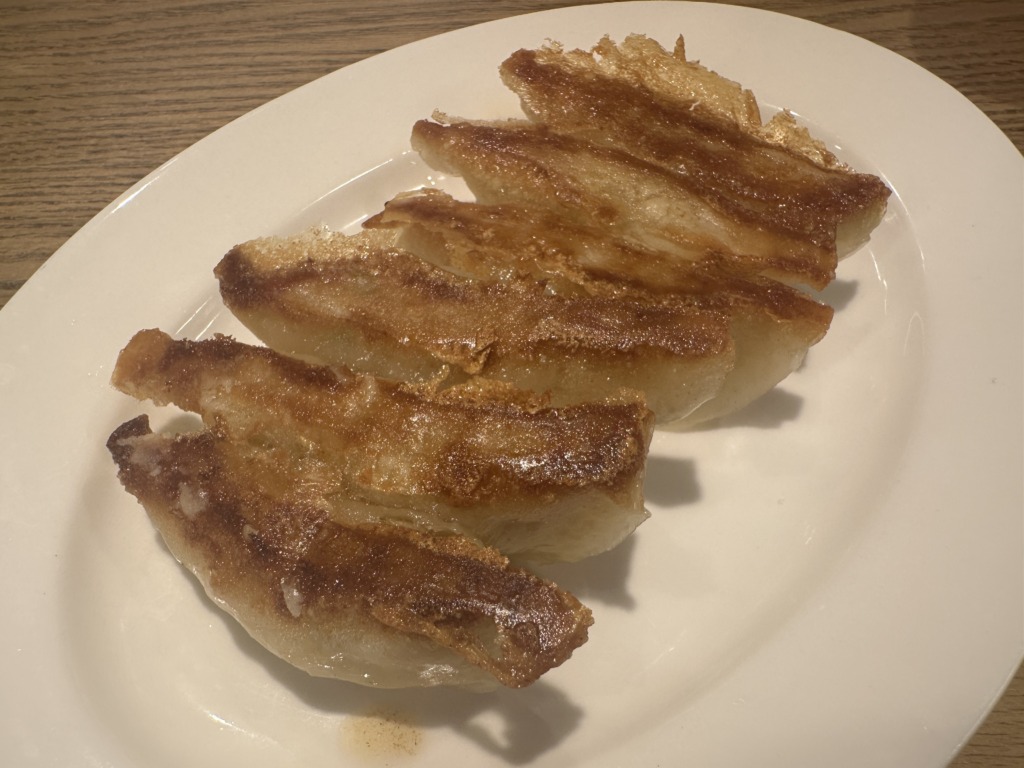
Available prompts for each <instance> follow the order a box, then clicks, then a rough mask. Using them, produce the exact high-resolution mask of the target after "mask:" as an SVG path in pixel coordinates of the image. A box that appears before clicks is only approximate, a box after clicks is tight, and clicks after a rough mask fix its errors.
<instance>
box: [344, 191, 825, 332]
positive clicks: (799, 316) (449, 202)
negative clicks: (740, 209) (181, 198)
mask: <svg viewBox="0 0 1024 768" xmlns="http://www.w3.org/2000/svg"><path fill="white" fill-rule="evenodd" d="M364 226H366V227H368V228H370V229H393V230H398V231H400V232H401V233H402V235H401V238H400V240H399V242H400V243H402V244H403V245H405V244H407V243H408V244H410V245H409V250H411V251H413V252H415V253H416V254H417V255H420V256H423V257H424V258H427V259H428V260H430V261H432V262H434V263H436V264H438V265H439V266H441V267H443V268H445V269H448V270H451V271H454V272H456V273H458V274H465V275H469V276H472V277H476V278H481V279H508V278H510V277H513V276H519V277H523V278H529V279H533V280H537V281H541V282H543V283H544V284H545V285H546V286H548V287H549V288H552V289H554V290H555V291H556V292H559V293H564V294H572V293H574V292H575V293H579V292H583V293H588V294H592V295H621V296H627V297H628V296H629V295H631V294H632V295H639V296H646V297H648V298H650V297H660V298H663V299H667V298H671V299H674V300H676V301H680V302H683V303H687V304H689V305H691V306H695V307H703V308H708V309H713V310H716V311H721V312H725V313H727V314H730V315H731V314H733V313H735V312H738V311H739V312H743V311H751V312H754V311H757V312H764V313H767V314H770V315H771V316H772V317H775V318H778V319H780V320H789V321H794V322H801V323H805V324H807V326H808V327H809V328H811V327H813V329H814V330H813V331H811V334H812V338H814V339H815V340H816V339H817V338H820V337H821V336H822V335H824V333H825V331H826V330H827V329H828V325H829V323H830V321H831V319H832V309H831V308H830V307H828V306H826V305H824V304H821V303H820V302H818V301H815V300H814V299H812V298H811V297H810V296H809V295H808V294H807V293H805V292H803V291H800V290H798V289H796V288H792V287H790V286H787V285H784V284H781V283H779V282H778V281H776V280H771V279H768V278H765V277H761V276H759V275H758V274H757V273H756V272H755V271H753V270H751V269H750V267H749V266H748V265H745V264H743V263H742V261H741V260H739V259H736V258H735V257H733V256H731V255H730V254H725V253H720V252H716V251H713V250H700V249H697V248H694V250H693V252H692V253H691V254H690V255H689V257H688V258H686V259H679V258H677V257H676V255H675V254H671V253H668V252H665V251H660V250H655V249H652V248H646V247H644V246H642V245H639V244H637V243H629V242H626V241H624V240H621V239H618V238H616V237H614V236H612V235H610V234H609V233H608V232H606V231H604V230H602V229H600V228H597V227H594V226H590V225H587V224H584V223H581V222H578V221H573V220H570V219H567V218H565V217H562V216H558V215H556V214H554V213H552V212H551V211H549V210H546V209H543V208H537V207H532V206H525V205H514V204H498V205H485V204H482V203H476V202H466V201H462V200H456V199H455V198H453V197H452V196H450V195H448V194H446V193H445V192H442V191H441V190H437V189H422V190H417V191H415V192H410V193H404V194H401V195H398V196H397V197H395V198H394V199H392V200H390V201H388V202H387V203H386V204H385V206H384V210H383V211H382V212H381V213H378V214H376V215H375V216H372V217H371V218H370V219H368V220H367V221H366V222H365V224H364Z"/></svg>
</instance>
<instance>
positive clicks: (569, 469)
mask: <svg viewBox="0 0 1024 768" xmlns="http://www.w3.org/2000/svg"><path fill="white" fill-rule="evenodd" d="M112 382H113V384H114V386H116V387H117V388H118V389H120V390H121V391H123V392H125V393H127V394H130V395H132V396H134V397H137V398H139V399H149V400H152V401H154V402H155V403H157V404H160V405H166V404H174V405H176V406H178V407H180V408H183V409H185V410H189V411H192V412H195V413H198V414H200V415H201V416H202V418H203V420H204V422H205V424H206V425H207V427H208V428H209V429H211V430H213V431H214V432H215V433H216V434H218V435H219V436H222V437H225V438H230V439H232V440H238V441H245V442H248V443H249V444H251V445H253V446H256V447H259V448H261V449H264V450H267V451H275V450H276V451H281V452H284V453H286V454H287V455H288V460H289V461H290V462H291V463H292V464H293V465H295V467H296V468H297V469H301V475H302V477H303V484H304V485H305V486H314V485H315V486H316V487H318V488H319V489H320V492H321V493H323V494H325V495H328V494H341V495H346V496H350V497H353V498H358V499H362V500H363V501H365V502H367V503H368V504H369V505H371V506H368V507H366V508H365V509H364V513H365V514H366V515H367V516H368V518H369V519H405V520H408V521H409V522H414V521H415V522H416V523H417V524H419V525H421V526H422V527H427V528H431V527H433V528H444V529H454V530H458V531H461V532H464V533H467V534H470V535H473V536H474V537H476V538H478V539H480V540H482V541H484V542H485V543H487V544H490V545H494V546H501V547H502V549H503V551H505V552H506V553H509V554H511V553H513V552H514V553H515V554H518V555H520V556H526V557H533V558H534V559H549V560H550V559H562V558H563V557H564V558H566V559H578V558H579V557H582V556H586V555H590V554H595V553H596V552H601V551H604V550H606V549H609V548H610V547H612V546H614V545H615V544H617V543H618V542H619V541H620V540H621V538H622V537H623V536H625V535H627V534H628V533H629V532H630V531H632V530H633V528H635V527H636V525H638V524H639V523H640V522H641V521H642V520H643V519H645V517H646V512H645V511H644V508H643V487H642V486H643V478H644V465H645V459H646V456H647V447H648V445H649V442H650V439H651V433H652V430H653V415H652V414H651V413H650V411H648V410H647V408H646V406H645V405H644V403H643V401H642V399H640V398H639V396H638V395H636V394H632V395H630V394H627V393H624V394H623V396H622V397H620V398H617V399H614V400H608V401H602V402H590V403H584V404H580V405H575V406H566V407H563V408H550V407H543V403H542V401H541V400H540V399H539V398H537V397H536V396H532V395H529V394H527V393H524V392H520V391H515V390H510V389H509V388H508V387H506V386H503V385H497V384H494V383H490V382H485V381H481V382H477V383H476V385H474V386H472V387H461V388H456V389H450V390H445V391H442V392H437V391H434V390H433V389H430V388H428V387H418V388H410V387H407V386H402V385H399V384H396V383H393V382H388V381H381V380H378V379H375V378H374V377H372V376H369V375H365V374H355V373H352V372H349V371H347V370H345V369H342V368H327V367H322V366H315V365H310V364H306V363H302V362H299V361H296V360H292V359H289V358H287V357H284V356H283V355H280V354H278V353H276V352H273V351H272V350H270V349H267V348H265V347H254V346H250V345H247V344H242V343H240V342H237V341H235V340H233V339H230V338H227V337H223V336H218V337H215V338H213V339H208V340H205V341H188V340H181V341H175V340H173V339H171V337H170V336H168V335H167V334H165V333H163V332H161V331H158V330H148V331H140V332H139V333H137V334H136V335H135V336H134V337H133V338H132V340H131V341H130V342H129V343H128V345H127V346H126V347H125V349H124V350H122V352H121V354H120V355H119V357H118V361H117V365H116V366H115V368H114V372H113V376H112ZM520 526H521V527H522V528H523V529H527V530H529V531H530V537H529V539H526V540H522V539H519V538H517V537H516V533H515V532H516V531H517V530H518V528H519V527H520ZM522 546H529V547H530V548H528V549H526V550H523V549H520V547H522Z"/></svg>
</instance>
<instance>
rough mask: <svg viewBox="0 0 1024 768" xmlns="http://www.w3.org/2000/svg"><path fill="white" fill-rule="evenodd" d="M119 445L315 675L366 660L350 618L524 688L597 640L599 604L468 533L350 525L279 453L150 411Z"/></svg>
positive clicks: (163, 518)
mask: <svg viewBox="0 0 1024 768" xmlns="http://www.w3.org/2000/svg"><path fill="white" fill-rule="evenodd" d="M107 445H108V448H109V449H110V452H111V454H112V455H113V457H114V459H115V461H116V462H117V464H118V467H119V470H120V471H119V475H120V478H121V481H122V483H123V484H124V486H125V487H126V488H127V490H128V491H129V492H131V493H132V494H133V495H135V496H136V497H138V498H139V500H140V501H141V502H142V504H143V506H144V507H145V508H146V510H147V512H148V514H149V515H150V517H151V519H152V521H153V524H154V525H155V526H156V527H157V529H158V530H160V532H161V534H162V535H163V536H164V538H165V540H166V541H167V544H168V546H169V547H170V549H171V551H172V552H173V553H174V554H175V556H176V557H178V558H179V559H180V560H181V561H182V562H183V563H184V564H185V565H186V566H187V567H189V568H190V569H191V570H193V571H194V572H195V573H196V575H197V576H199V578H200V579H201V580H202V581H203V583H204V586H205V587H206V588H207V590H208V591H209V592H210V594H211V596H212V597H214V599H215V600H217V601H223V602H222V604H224V603H226V604H227V606H228V608H229V610H231V612H232V613H234V614H235V615H236V616H237V617H238V618H239V619H240V620H241V621H242V623H243V624H244V625H245V626H246V627H247V629H248V630H249V631H250V632H251V633H252V634H253V635H254V637H255V638H256V639H257V640H259V641H260V642H261V643H263V644H264V645H266V646H267V647H268V648H270V649H271V650H273V651H275V652H277V653H279V654H281V655H283V656H285V658H289V657H290V656H291V657H292V658H290V659H289V660H291V661H293V662H294V663H298V664H299V665H300V666H303V667H305V668H307V669H309V670H310V671H312V672H314V673H315V674H323V675H332V674H339V676H342V677H347V678H348V679H357V678H358V677H359V676H360V675H361V674H362V671H361V668H360V665H359V663H358V662H359V661H360V660H359V659H357V660H355V661H356V663H355V664H354V665H352V662H351V661H350V660H346V659H344V656H345V654H346V653H347V652H348V651H349V650H350V649H349V648H346V647H335V646H333V645H332V644H331V642H330V639H331V637H332V636H333V633H334V632H335V630H336V629H338V627H339V626H340V629H341V632H342V633H344V632H345V631H347V629H346V627H349V626H352V625H354V626H356V627H357V628H364V629H367V631H369V632H371V633H376V634H379V635H380V642H381V643H382V644H383V645H384V646H387V645H388V644H389V643H391V642H392V639H393V637H394V636H395V635H398V636H402V637H403V638H404V637H411V638H413V639H415V640H417V641H418V646H423V645H424V644H425V645H427V646H429V648H434V647H436V649H437V653H436V654H431V652H429V650H428V652H427V654H426V657H427V658H428V659H432V661H433V662H434V663H437V664H442V665H445V664H447V665H449V666H450V665H451V660H450V659H449V658H448V654H447V653H446V652H447V651H451V652H454V653H455V654H457V655H458V656H460V657H462V658H463V659H465V660H468V661H469V662H471V663H472V664H473V665H476V666H478V667H480V668H482V669H483V670H486V672H488V673H490V674H491V675H493V676H494V677H495V678H497V679H498V680H499V681H500V682H501V683H503V684H505V685H508V686H512V687H521V686H524V685H528V684H530V683H531V682H533V681H534V680H536V679H537V678H538V677H539V676H540V675H541V674H543V673H544V672H545V671H547V670H548V669H550V668H551V667H554V666H557V665H558V664H561V663H562V662H563V661H565V660H566V659H567V658H568V657H569V656H570V654H571V653H572V651H573V650H574V649H575V648H577V647H579V646H580V645H581V644H582V643H584V642H585V641H586V639H587V627H588V626H589V625H590V624H591V623H592V618H591V615H590V612H589V610H587V609H586V608H585V607H584V606H582V605H581V604H580V603H579V602H578V601H577V600H576V599H575V598H574V597H572V596H571V595H569V594H567V593H565V592H562V591H561V590H559V589H557V588H556V587H554V586H553V585H551V584H549V583H547V582H544V581H543V580H541V579H539V578H537V577H535V576H532V575H531V574H529V573H527V572H526V571H523V570H521V569H518V568H514V567H512V566H510V565H509V564H508V562H507V561H506V559H505V558H504V557H502V556H501V555H500V554H498V553H497V552H495V551H493V550H489V549H485V548H482V547H480V546H478V545H475V544H473V543H472V542H470V541H469V540H468V539H465V538H463V537H458V536H452V535H436V534H431V533H427V532H418V531H413V530H411V529H408V528H404V527H401V526H395V525H387V524H378V525H372V524H351V523H348V522H346V520H345V519H344V514H345V513H344V509H343V507H344V505H345V502H344V501H339V500H337V499H332V500H330V502H328V501H327V500H325V499H324V498H323V497H321V496H318V495H317V494H315V493H308V492H307V493H303V492H300V491H299V489H301V487H302V484H301V480H302V478H301V477H296V476H294V475H293V473H292V471H291V467H290V465H289V464H288V462H287V461H282V460H281V458H282V457H281V456H280V455H272V456H267V455H266V454H265V453H263V452H260V451H255V450H246V449H245V448H244V446H240V445H239V444H237V443H232V442H230V441H226V440H223V439H220V438H217V437H216V436H215V435H214V434H213V433H211V432H201V433H193V434H187V435H178V436H162V435H153V434H152V433H151V432H150V430H149V425H148V421H147V418H146V417H145V416H141V417H138V418H136V419H134V420H132V421H129V422H127V423H126V424H124V425H122V426H121V427H120V428H118V429H117V430H116V431H115V432H114V433H113V434H112V435H111V437H110V440H109V441H108V444H107ZM360 642H363V641H360ZM311 643H312V644H313V645H312V649H311V647H310V644H311ZM418 646H417V647H418ZM296 648H298V649H300V650H301V652H302V653H303V656H302V658H295V657H294V656H293V651H294V650H295V649H296ZM419 652H421V653H422V648H419ZM368 661H372V660H368ZM332 670H333V672H332ZM421 671H422V672H423V674H426V675H428V678H429V669H427V668H424V670H421ZM469 677H470V678H472V675H469ZM414 682H415V680H412V681H410V683H414ZM428 682H429V680H428ZM445 682H452V681H451V680H446V681H445ZM455 682H458V680H457V679H456V680H455Z"/></svg>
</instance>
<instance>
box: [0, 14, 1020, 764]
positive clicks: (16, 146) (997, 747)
mask: <svg viewBox="0 0 1024 768" xmlns="http://www.w3.org/2000/svg"><path fill="white" fill-rule="evenodd" d="M580 4H582V3H581V2H572V1H571V0H570V1H569V2H566V1H565V0H563V1H562V2H542V1H541V0H458V2H455V1H454V0H390V2H379V1H378V0H341V1H340V2H339V1H335V2H327V1H324V2H313V1H311V0H305V1H301V0H300V1H299V2H289V3H279V2H268V1H265V0H264V1H260V2H255V1H246V2H230V3H229V2H223V1H221V0H218V1H213V0H164V1H163V2H161V3H159V4H158V3H134V2H125V1H122V2H117V1H114V0H110V1H102V2H101V1H99V0H84V1H79V0H40V1H38V2H29V0H25V1H24V2H9V1H8V0H0V233H2V234H0V307H2V306H3V304H5V303H6V302H7V300H8V299H9V298H10V297H11V296H12V295H13V294H14V293H15V292H16V291H17V290H18V288H19V287H20V286H21V285H22V284H23V283H24V282H25V280H27V279H28V278H29V277H30V275H31V274H32V273H33V272H34V271H35V270H36V269H38V268H39V267H40V266H41V265H42V264H43V263H44V262H45V261H46V259H47V258H48V257H49V256H50V255H51V254H52V253H53V252H54V251H55V250H56V249H57V248H58V247H59V246H60V245H61V244H62V243H63V242H64V241H65V240H67V239H68V238H69V237H70V236H71V235H72V234H74V232H75V231H77V230H78V229H79V228H80V227H81V226H82V225H84V224H85V223H86V222H87V221H88V220H89V219H90V218H91V217H92V216H94V215H95V214H96V213H97V212H99V211H100V210H101V209H102V208H103V207H104V206H105V205H106V204H107V203H108V202H110V201H111V200H113V199H114V198H115V197H117V196H118V195H119V194H120V193H121V192H122V191H124V190H125V189H126V188H128V187H129V186H131V185H132V184H133V183H134V182H135V181H137V180H138V179H140V178H141V177H143V176H144V175H146V174H147V173H149V172H150V171H151V170H153V169H154V168H156V167H158V166H159V165H160V164H162V163H163V162H165V161H167V160H168V159H170V158H171V157H173V156H174V155H176V154H177V153H179V152H181V151H182V150H184V149H186V148H187V147H189V146H190V145H191V144H193V143H194V142H196V141H197V140H198V139H200V138H202V137H203V136H205V135H206V134H208V133H210V132H211V131H213V130H215V129H216V128H218V127H220V126H222V125H224V124H226V123H227V122H229V121H231V120H232V119H234V118H236V117H238V116H240V115H242V114H244V113H246V112H248V111H249V110H251V109H253V108H255V107H256V106H258V105H260V104H262V103H263V102H265V101H268V100H269V99H272V98H274V97H275V96H278V95H280V94H282V93H285V92H287V91H289V90H291V89H293V88H295V87H297V86H299V85H302V84H303V83H306V82H308V81H310V80H313V79H315V78H317V77H319V76H321V75H324V74H327V73H329V72H331V71H333V70H335V69H337V68H339V67H343V66H345V65H346V64H350V63H352V62H354V61H357V60H359V59H362V58H365V57H367V56H370V55H373V54H375V53H378V52H380V51H383V50H387V49H389V48H393V47H395V46H398V45H402V44H404V43H407V42H411V41H413V40H417V39H420V38H423V37H427V36H430V35H434V34H437V33H440V32H444V31H447V30H449V29H453V28H456V27H462V26H467V25H470V24H475V23H479V22H483V21H488V20H491V19H496V18H502V17H506V16H511V15H515V14H518V13H525V12H529V11H537V10H544V9H548V8H552V7H558V6H566V5H580ZM739 4H741V5H747V6H751V7H760V8H766V9H770V10H773V11H778V12H781V13H786V14H790V15H793V16H798V17H802V18H806V19H810V20H812V21H817V22H819V23H822V24H826V25H828V26H831V27H834V28H837V29H841V30H845V31H847V32H851V33H853V34H856V35H859V36H861V37H864V38H866V39H868V40H872V41H873V42H876V43H878V44H879V45H882V46H884V47H886V48H889V49H891V50H893V51H896V52H898V53H900V54H902V55H904V56H906V57H907V58H909V59H911V60H912V61H915V62H916V63H918V64H920V65H921V66H923V67H924V68H926V69H928V70H930V71H931V72H933V73H934V74H936V75H937V76H939V77H940V78H942V79H944V80H946V81H947V82H948V83H950V84H951V85H953V86H954V87H955V88H957V89H958V90H960V91H961V92H962V93H963V94H964V95H965V96H967V97H968V98H969V99H971V100H972V101H973V102H974V103H975V104H976V105H978V107H979V108H981V109H982V110H983V111H984V112H985V113H986V114H987V115H988V116H989V117H990V118H991V119H992V120H993V121H994V122H995V123H996V124H997V125H998V126H999V127H1000V128H1001V129H1002V130H1003V131H1004V132H1005V133H1006V134H1007V135H1008V136H1009V137H1010V139H1011V140H1012V141H1013V143H1014V144H1015V145H1016V147H1017V148H1018V149H1021V148H1024V3H1021V2H1019V0H971V1H965V0H916V1H910V0H821V1H820V2H819V1H818V0H790V1H786V0H777V1H764V2H740V3H739ZM953 765H954V766H955V767H956V768H979V767H980V766H985V768H1010V766H1021V765H1024V673H1022V672H1019V673H1018V675H1017V677H1016V678H1015V679H1014V680H1013V682H1012V684H1011V686H1010V688H1009V689H1008V690H1007V692H1006V694H1005V695H1004V696H1003V698H1002V699H1001V701H1000V702H999V704H998V705H997V707H996V709H995V710H994V712H993V713H992V715H991V716H990V717H989V718H988V719H987V720H986V721H985V722H984V723H983V724H982V726H981V728H980V730H979V731H978V732H977V734H976V735H975V736H974V737H973V738H972V739H971V740H970V742H969V743H968V744H967V745H966V746H965V747H964V749H963V751H962V752H961V754H960V756H959V757H958V758H957V759H956V761H955V762H954V763H953Z"/></svg>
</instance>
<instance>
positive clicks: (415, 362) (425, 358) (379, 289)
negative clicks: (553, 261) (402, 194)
mask: <svg viewBox="0 0 1024 768" xmlns="http://www.w3.org/2000/svg"><path fill="white" fill-rule="evenodd" d="M387 236H389V235H388V233H385V232H369V231H364V232H363V233H360V234H359V235H356V236H352V237H346V236H344V235H340V234H337V233H329V232H310V233H306V234H305V235H302V236H300V237H297V238H288V239H264V240H257V241H251V242H249V243H245V244H242V245H240V246H237V247H236V248H234V249H232V251H231V252H230V253H228V254H227V255H226V256H225V257H224V259H223V260H222V262H221V263H220V265H218V267H217V269H216V274H217V277H218V278H219V279H220V282H221V294H222V296H223V297H224V301H225V303H226V304H227V305H228V307H229V308H230V309H231V310H232V312H234V313H235V315H236V316H237V317H239V319H241V320H242V322H244V323H245V324H246V325H247V326H248V327H249V328H250V330H252V331H253V332H254V333H256V335H257V336H259V337H260V338H261V339H262V340H263V341H264V342H265V343H267V344H269V345H270V346H272V347H274V348H275V349H278V350H279V351H281V352H283V353H285V354H289V355H298V356H301V357H305V358H307V359H311V360H315V361H318V362H322V363H328V364H344V365H347V366H350V367H353V368H356V369H358V370H361V371H365V372H369V373H373V374H374V375H378V376H382V377H385V378H398V379H402V380H406V381H415V380H430V379H435V378H437V377H439V376H442V375H443V374H444V373H445V371H446V366H450V367H451V368H452V369H453V370H454V371H455V372H456V373H457V374H458V377H456V379H455V380H456V381H458V380H459V378H460V377H461V378H465V377H467V376H474V375H484V376H487V377H490V378H494V379H499V380H501V381H506V382H509V383H511V384H513V385H515V386H517V387H519V388H522V389H533V390H536V391H539V392H550V393H551V396H552V398H553V402H555V403H558V404H561V403H568V402H579V401H585V400H594V399H603V398H605V397H609V396H613V395H614V394H615V393H616V392H618V391H619V390H621V389H622V388H629V387H634V388H637V389H642V390H644V391H645V392H646V393H647V396H648V404H649V406H650V407H651V409H652V410H653V411H655V412H656V413H657V414H658V416H659V418H662V417H668V416H678V415H682V414H685V413H687V412H689V411H691V410H693V408H694V407H696V406H697V405H699V404H700V403H701V402H704V401H705V400H706V399H707V398H708V397H709V396H710V394H711V392H712V391H713V388H714V386H715V382H716V381H717V380H720V378H721V377H722V376H724V375H725V373H726V372H727V371H728V369H729V367H730V366H731V364H732V356H733V350H732V346H731V341H730V339H729V328H728V318H727V317H726V316H725V315H724V314H723V313H721V312H719V311H716V310H712V309H706V308H700V307H692V306H683V305H669V304H665V303H660V302H649V301H644V300H639V299H637V298H634V297H608V296H589V295H580V296H563V295H558V294H555V293H552V292H550V291H548V290H546V288H545V286H544V285H542V284H539V283H537V282H536V281H534V280H532V279H518V278H510V279H506V280H500V281H498V280H473V279H469V278H466V277H461V276H458V275H455V274H452V273H450V272H447V271H445V270H442V269H439V268H437V267H435V266H433V265H431V264H429V263H427V262H425V261H424V260H422V259H420V258H418V257H416V256H413V255H412V254H409V253H407V252H405V251H402V250H400V249H398V248H395V247H393V246H390V245H386V244H384V243H386V240H385V239H384V238H385V237H387ZM390 236H391V237H393V235H390ZM289 250H291V251H292V252H293V253H294V255H293V257H292V258H291V259H286V258H284V257H283V256H282V255H281V254H282V253H284V252H287V251H289ZM687 371H689V372H690V374H689V376H690V380H691V382H692V383H693V386H692V387H691V389H689V390H688V389H687V388H686V387H685V386H684V387H679V386H677V385H674V384H671V383H670V378H671V377H672V376H675V375H677V374H681V373H682V374H685V373H686V372H687ZM655 379H660V381H661V384H660V385H659V387H660V388H659V389H657V390H656V389H655V387H654V386H653V384H652V382H653V381H654V380H655Z"/></svg>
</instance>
